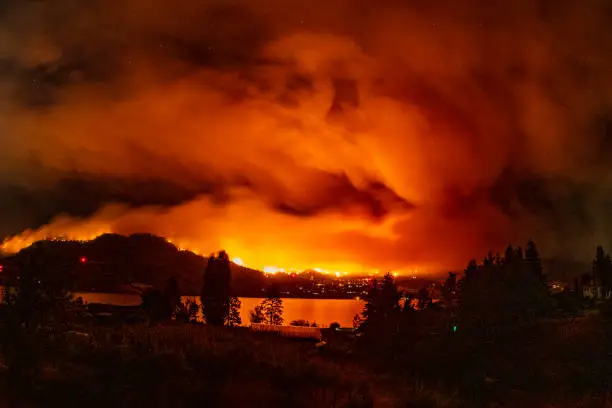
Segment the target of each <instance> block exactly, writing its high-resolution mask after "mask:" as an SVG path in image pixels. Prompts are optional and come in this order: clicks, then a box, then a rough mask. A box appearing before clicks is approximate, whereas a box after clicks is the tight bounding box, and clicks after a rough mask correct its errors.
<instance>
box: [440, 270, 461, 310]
mask: <svg viewBox="0 0 612 408" xmlns="http://www.w3.org/2000/svg"><path fill="white" fill-rule="evenodd" d="M442 301H443V302H444V307H445V309H446V310H447V312H448V314H449V315H450V316H451V317H455V316H456V315H457V311H458V309H459V286H458V285H457V274H456V273H453V272H449V273H448V277H447V278H446V281H445V282H444V285H442Z"/></svg>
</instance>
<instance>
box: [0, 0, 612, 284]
mask: <svg viewBox="0 0 612 408" xmlns="http://www.w3.org/2000/svg"><path fill="white" fill-rule="evenodd" d="M610 23H612V7H611V6H610V3H609V2H608V1H606V0H585V1H581V2H576V1H559V0H556V1H552V0H539V1H533V0H515V1H502V0H497V1H484V0H467V1H462V2H455V1H451V0H449V1H436V2H430V1H421V0H414V1H394V0H388V1H381V2H372V1H365V0H354V1H349V0H335V1H330V2H326V3H313V2H312V1H305V0H304V1H302V0H294V1H291V2H287V1H280V0H257V1H246V0H231V1H228V0H224V1H215V0H205V1H195V0H193V1H191V0H182V1H177V2H172V3H168V2H162V1H159V0H124V1H121V2H108V1H102V0H93V1H88V2H81V1H76V0H58V1H38V2H24V1H17V0H12V1H11V0H9V1H4V2H2V3H0V192H1V193H2V196H1V199H0V209H1V210H2V213H1V216H2V227H1V231H0V233H1V234H2V235H4V236H12V235H14V234H19V233H21V232H22V231H23V230H24V229H26V228H29V229H30V231H28V232H26V233H25V234H23V235H20V236H18V237H17V238H14V239H12V240H9V241H7V242H6V243H5V250H16V249H18V248H20V247H21V246H23V245H25V244H27V243H28V242H30V241H31V240H33V239H37V238H44V237H47V236H67V237H72V238H87V237H90V236H93V235H96V234H99V233H102V232H109V231H112V232H119V233H131V232H152V233H157V234H162V235H165V236H168V237H171V238H172V239H174V240H176V241H177V242H178V241H180V242H181V245H183V246H187V247H189V248H192V249H195V248H197V249H199V250H200V251H203V252H210V251H213V250H216V249H218V248H220V247H223V248H225V249H227V250H228V251H229V252H230V254H231V255H233V256H239V257H240V258H242V259H243V260H244V261H245V262H246V263H247V264H250V265H252V266H255V267H263V266H264V265H278V266H279V267H287V268H288V267H300V268H301V267H317V266H319V267H325V268H330V269H336V270H343V271H345V270H346V271H349V272H357V271H361V270H372V269H378V268H381V269H386V268H392V269H395V270H401V271H408V270H413V269H414V268H418V269H419V270H432V271H433V270H440V269H442V268H457V267H461V266H463V264H464V263H465V262H466V261H467V259H469V258H471V257H474V256H480V255H481V254H482V253H483V252H485V251H487V250H488V249H498V248H500V246H502V245H505V244H507V243H509V242H513V243H514V242H520V241H523V240H525V239H526V238H528V237H533V238H534V239H536V240H537V241H538V242H539V243H540V246H541V248H542V249H543V252H544V253H545V255H547V256H554V255H558V254H563V255H565V256H569V257H574V258H579V259H583V258H585V257H586V256H588V254H589V251H590V250H591V248H592V247H593V245H595V244H596V243H603V244H609V243H610V235H609V231H610V228H609V227H610V226H611V225H612V222H611V219H610V217H609V215H608V213H609V212H608V208H609V203H610V202H611V201H612V194H610V192H611V187H612V181H611V177H610V174H611V173H610V170H611V167H612V165H611V164H610V160H609V157H610V153H611V151H612V142H611V140H612V134H611V132H612V126H611V123H612V121H611V116H610V115H611V114H612V106H611V105H612V75H610V73H611V72H612V54H610V52H609V50H610V45H611V44H612V32H611V31H610V30H609V26H610Z"/></svg>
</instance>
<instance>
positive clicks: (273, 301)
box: [261, 285, 283, 325]
mask: <svg viewBox="0 0 612 408" xmlns="http://www.w3.org/2000/svg"><path fill="white" fill-rule="evenodd" d="M261 308H262V312H263V314H264V316H265V320H266V323H268V324H275V325H282V324H283V301H282V299H281V298H280V293H279V291H278V287H276V285H271V286H270V287H269V288H268V292H267V295H266V299H264V301H263V302H261Z"/></svg>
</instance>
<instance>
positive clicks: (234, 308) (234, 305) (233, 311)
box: [225, 296, 242, 327]
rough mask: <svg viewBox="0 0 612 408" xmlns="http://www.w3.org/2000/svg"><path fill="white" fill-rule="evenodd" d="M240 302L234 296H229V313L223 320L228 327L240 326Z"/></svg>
mask: <svg viewBox="0 0 612 408" xmlns="http://www.w3.org/2000/svg"><path fill="white" fill-rule="evenodd" d="M241 306H242V302H241V301H240V299H238V298H237V297H236V296H231V297H230V301H229V312H228V314H227V318H226V320H225V325H226V326H229V327H234V326H240V325H241V324H242V319H241V318H240V307H241Z"/></svg>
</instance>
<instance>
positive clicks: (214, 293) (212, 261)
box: [201, 251, 231, 326]
mask: <svg viewBox="0 0 612 408" xmlns="http://www.w3.org/2000/svg"><path fill="white" fill-rule="evenodd" d="M230 280H231V271H230V262H229V256H228V255H227V253H226V252H225V251H221V252H219V254H218V255H217V256H215V255H211V256H210V258H209V259H208V265H207V266H206V271H205V272H204V283H203V285H202V295H201V300H202V312H203V314H204V318H205V319H206V323H208V324H210V325H213V326H222V325H223V324H224V323H225V322H226V320H227V316H228V314H229V312H230Z"/></svg>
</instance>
